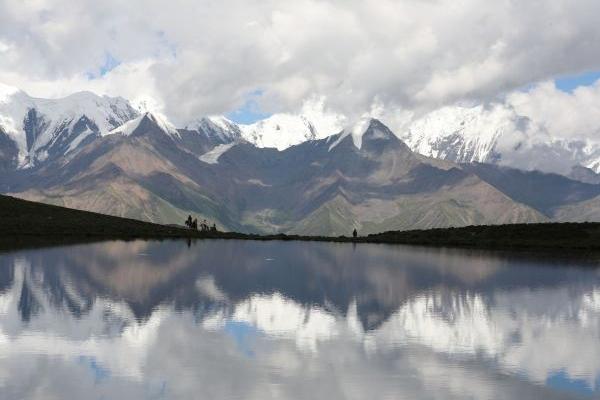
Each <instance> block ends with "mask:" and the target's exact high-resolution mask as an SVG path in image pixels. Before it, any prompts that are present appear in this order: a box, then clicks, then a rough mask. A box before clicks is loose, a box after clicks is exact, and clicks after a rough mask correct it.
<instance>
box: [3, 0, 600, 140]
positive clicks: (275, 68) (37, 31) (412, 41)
mask: <svg viewBox="0 0 600 400" xmlns="http://www.w3.org/2000/svg"><path fill="white" fill-rule="evenodd" d="M597 15H600V2H598V1H597V0H578V1H576V2H574V1H572V0H529V1H526V2H518V1H513V0H499V1H493V2H492V1H489V0H425V1H423V0H376V1H375V0H371V1H368V0H362V1H360V0H293V1H291V0H260V1H259V0H203V1H191V0H172V1H169V2H165V1H160V0H129V1H127V2H122V1H117V0H103V1H101V2H99V1H92V0H78V1H75V0H0V82H2V83H4V84H8V85H11V86H16V87H19V88H21V89H23V90H25V91H26V92H28V93H29V94H31V95H34V96H38V97H61V96H65V95H68V94H70V93H73V92H76V91H80V90H90V91H93V92H96V93H99V94H107V95H111V96H122V97H125V98H127V99H129V100H131V101H132V102H134V103H144V104H145V105H146V107H147V108H150V109H153V110H157V111H160V112H163V113H164V114H165V115H167V116H168V117H169V118H170V119H171V120H172V121H173V122H174V123H175V124H177V125H183V124H185V122H187V121H190V120H193V119H197V118H198V117H200V116H204V115H215V114H218V115H221V114H222V115H227V116H229V117H230V118H232V119H234V120H236V121H239V122H252V121H254V120H256V119H260V118H264V117H265V116H268V115H270V114H272V113H280V112H287V113H298V112H301V111H302V110H303V108H306V104H307V102H308V103H311V102H312V103H314V102H315V101H318V102H320V103H322V112H323V113H329V114H336V115H343V116H344V117H346V118H347V119H348V120H349V121H352V120H355V119H357V118H360V117H363V116H364V115H373V116H380V117H381V116H383V117H385V116H387V119H389V120H394V118H397V117H398V115H401V116H402V117H403V118H407V116H408V118H416V117H418V116H419V115H423V114H424V113H427V112H430V111H432V110H435V109H438V108H440V107H444V106H448V105H453V104H488V103H490V102H501V103H506V101H507V100H506V99H508V98H510V97H511V96H513V95H522V94H523V93H524V94H525V95H527V94H529V93H532V94H531V99H530V101H532V102H536V101H540V99H539V98H536V97H535V96H536V93H537V92H536V90H537V91H539V87H542V88H546V89H547V88H548V84H551V85H553V86H554V89H555V90H554V91H551V90H546V95H551V96H552V98H551V99H549V102H550V103H551V104H553V105H552V107H553V108H556V107H555V106H554V103H556V102H561V101H564V102H567V103H569V102H571V103H573V102H580V101H582V99H581V98H579V97H578V96H583V95H581V94H578V93H577V91H578V89H577V88H578V87H582V86H583V87H587V88H594V87H596V86H598V85H596V82H598V79H599V78H600V51H599V49H600V24H598V23H597ZM565 94H566V97H565V96H564V95H565ZM586 96H587V95H586ZM590 96H592V95H590ZM593 96H599V97H598V101H600V90H596V91H594V93H593ZM584 97H585V96H584ZM594 99H596V97H594ZM521 100H523V98H521ZM530 108H536V109H546V108H548V106H543V105H539V104H537V103H536V104H534V105H532V106H531V107H530ZM558 109H560V107H558ZM581 114H585V112H584V111H581ZM394 116H396V117H394ZM544 117H545V118H551V117H552V115H546V116H544ZM582 118H587V119H588V120H589V118H591V117H589V116H585V115H582ZM593 118H597V117H596V116H595V113H594V117H593ZM384 119H385V118H384ZM596 122H600V120H599V121H596V119H593V120H589V121H588V123H587V125H590V126H591V125H594V124H595V123H596ZM596 133H597V131H594V132H591V131H590V132H586V134H588V135H591V134H596Z"/></svg>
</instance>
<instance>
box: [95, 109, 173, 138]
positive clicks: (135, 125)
mask: <svg viewBox="0 0 600 400" xmlns="http://www.w3.org/2000/svg"><path fill="white" fill-rule="evenodd" d="M146 122H148V123H152V124H155V125H156V126H158V127H159V128H160V130H161V131H162V132H164V133H166V134H168V135H170V136H172V137H178V136H179V132H178V131H177V128H175V126H174V125H173V124H171V123H170V122H169V120H167V118H166V117H164V116H163V115H160V114H158V113H152V112H146V113H144V114H142V115H140V116H139V117H137V118H134V119H132V120H129V121H127V122H125V123H124V124H123V125H120V126H118V127H116V128H114V129H112V130H110V131H109V132H107V133H105V134H104V135H102V136H105V135H114V134H119V135H124V136H131V135H134V134H136V132H140V133H144V131H145V129H144V128H145V127H144V126H143V124H145V123H146Z"/></svg>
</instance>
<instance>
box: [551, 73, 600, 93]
mask: <svg viewBox="0 0 600 400" xmlns="http://www.w3.org/2000/svg"><path fill="white" fill-rule="evenodd" d="M598 79H600V71H589V72H585V73H583V74H579V75H570V76H564V77H562V78H558V79H556V80H555V81H554V82H555V84H556V87H557V88H558V89H560V90H562V91H563V92H567V93H571V92H573V90H575V89H577V88H578V87H580V86H591V85H593V84H594V83H596V81H597V80H598Z"/></svg>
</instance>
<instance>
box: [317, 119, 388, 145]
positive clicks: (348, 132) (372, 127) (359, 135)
mask: <svg viewBox="0 0 600 400" xmlns="http://www.w3.org/2000/svg"><path fill="white" fill-rule="evenodd" d="M348 136H350V137H352V142H353V143H354V146H355V147H356V148H357V149H361V148H362V147H363V143H364V142H366V141H370V142H372V141H382V140H385V141H389V140H394V139H396V140H399V139H398V138H397V137H396V135H394V133H393V132H392V131H391V130H390V128H388V127H387V126H386V125H385V124H384V123H383V122H381V121H380V120H378V119H376V118H361V119H360V120H359V121H358V122H356V123H355V124H354V125H352V126H351V127H348V128H346V129H344V130H343V131H342V132H341V133H340V134H338V138H337V140H335V141H334V142H333V143H332V144H331V146H329V151H331V150H333V149H334V148H335V147H336V146H337V145H338V144H339V143H341V142H342V141H343V140H344V139H346V138H347V137H348Z"/></svg>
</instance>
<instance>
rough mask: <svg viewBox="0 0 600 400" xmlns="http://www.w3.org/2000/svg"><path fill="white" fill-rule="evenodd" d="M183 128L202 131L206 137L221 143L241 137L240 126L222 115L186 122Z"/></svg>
mask: <svg viewBox="0 0 600 400" xmlns="http://www.w3.org/2000/svg"><path fill="white" fill-rule="evenodd" d="M185 129H186V130H190V131H197V132H199V133H203V134H204V135H206V137H207V138H209V139H211V140H212V141H214V142H216V143H221V144H226V143H231V142H234V141H238V140H239V139H240V138H241V137H242V131H241V130H240V127H239V126H238V125H237V124H236V123H235V122H233V121H231V120H229V119H227V118H226V117H224V116H222V115H216V116H209V117H202V118H200V119H198V120H195V121H193V122H190V123H188V124H187V125H186V126H185Z"/></svg>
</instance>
